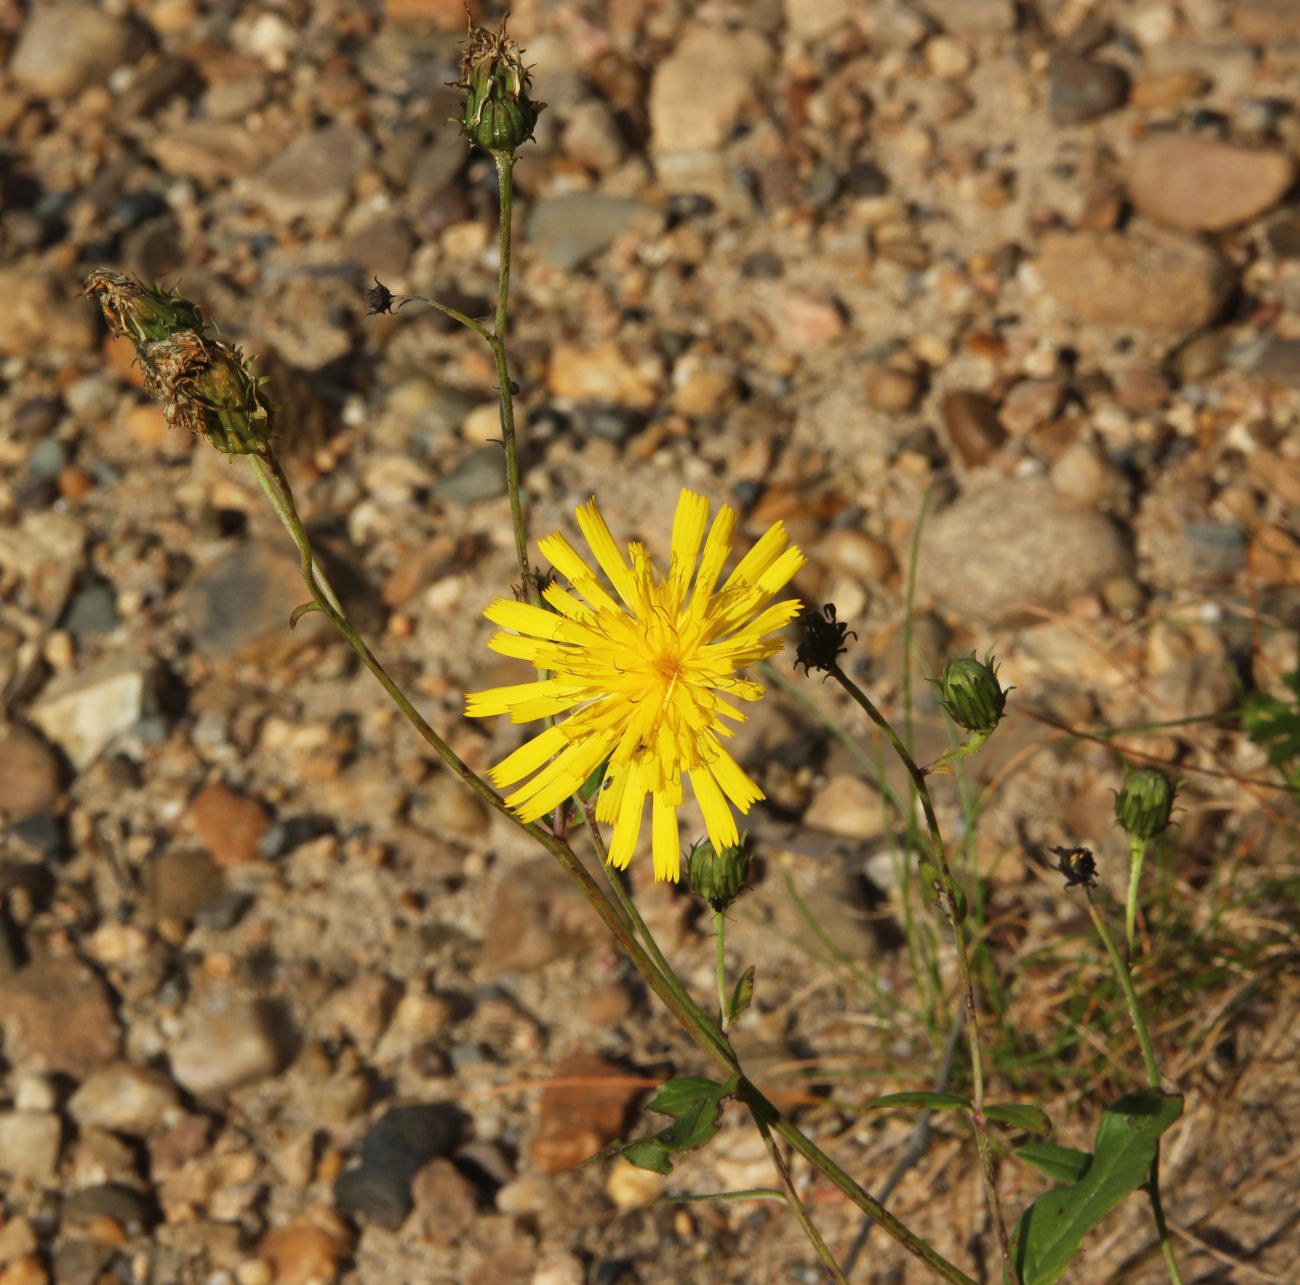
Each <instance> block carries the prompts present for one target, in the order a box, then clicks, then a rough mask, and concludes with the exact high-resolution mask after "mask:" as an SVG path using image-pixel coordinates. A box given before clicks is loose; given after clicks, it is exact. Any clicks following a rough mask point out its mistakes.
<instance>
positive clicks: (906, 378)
mask: <svg viewBox="0 0 1300 1285" xmlns="http://www.w3.org/2000/svg"><path fill="white" fill-rule="evenodd" d="M863 383H864V386H865V389H866V394H867V401H869V402H870V403H871V404H872V405H873V406H874V407H875V408H876V409H877V410H883V411H890V412H891V413H897V412H899V411H907V410H911V409H912V407H913V406H915V405H916V403H917V401H918V400H919V399H920V396H921V381H920V379H919V378H918V377H917V376H916V375H914V374H912V373H911V372H910V371H906V370H897V369H895V368H894V367H893V366H881V365H873V366H868V367H867V373H866V376H865V377H864V379H863Z"/></svg>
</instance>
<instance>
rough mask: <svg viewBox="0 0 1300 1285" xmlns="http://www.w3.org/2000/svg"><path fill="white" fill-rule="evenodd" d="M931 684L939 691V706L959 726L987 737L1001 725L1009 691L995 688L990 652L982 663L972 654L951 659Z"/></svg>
mask: <svg viewBox="0 0 1300 1285" xmlns="http://www.w3.org/2000/svg"><path fill="white" fill-rule="evenodd" d="M931 682H933V683H934V685H935V686H936V687H937V688H938V689H939V704H940V705H942V706H943V707H944V709H946V710H947V711H948V716H949V717H950V718H951V719H952V721H953V722H954V723H956V724H957V726H958V727H964V728H965V729H966V730H967V731H968V732H983V733H985V734H987V733H989V732H991V731H992V730H993V729H994V728H995V727H996V726H997V725H998V723H999V722H1001V720H1002V711H1003V710H1004V709H1005V708H1006V705H1007V692H1009V691H1010V690H1011V688H1009V687H1008V688H1005V689H1004V688H1002V687H1000V686H999V685H998V670H997V665H996V664H995V663H994V662H993V653H992V652H991V651H990V652H988V653H987V654H986V655H985V657H984V659H983V660H976V659H975V653H974V652H971V654H970V655H969V656H961V657H958V659H956V660H950V661H949V662H948V663H947V664H946V665H945V666H944V667H943V672H942V673H941V674H940V675H939V677H938V678H937V679H931Z"/></svg>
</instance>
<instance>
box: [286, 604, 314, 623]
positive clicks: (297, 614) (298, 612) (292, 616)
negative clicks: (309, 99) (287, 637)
mask: <svg viewBox="0 0 1300 1285" xmlns="http://www.w3.org/2000/svg"><path fill="white" fill-rule="evenodd" d="M320 610H321V605H320V603H319V602H304V603H302V604H301V605H300V606H297V607H295V608H294V609H293V610H292V611H291V612H290V613H289V628H290V629H295V628H297V625H298V622H299V621H300V620H301V619H302V618H303V617H304V616H305V615H306V614H307V613H308V612H309V611H320Z"/></svg>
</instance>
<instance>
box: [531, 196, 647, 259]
mask: <svg viewBox="0 0 1300 1285" xmlns="http://www.w3.org/2000/svg"><path fill="white" fill-rule="evenodd" d="M665 222H666V220H665V219H664V216H663V214H662V213H661V212H660V211H659V210H656V209H655V208H654V206H652V205H646V204H645V203H644V202H642V201H637V200H634V199H632V198H631V197H620V196H601V195H599V194H598V193H595V192H565V193H562V194H560V195H558V196H546V197H543V198H542V199H541V200H540V201H538V202H537V204H536V205H535V206H534V207H533V211H532V213H531V215H529V218H528V244H529V245H531V246H532V248H533V250H534V252H535V253H536V255H537V257H538V258H539V259H540V260H541V261H542V262H543V263H545V264H549V265H550V266H551V267H553V268H559V269H560V270H561V271H563V272H572V271H573V270H574V269H575V268H580V267H581V266H582V265H583V264H584V263H586V262H587V261H588V260H589V259H593V258H595V256H596V255H598V254H599V253H600V252H601V251H602V250H604V249H606V248H607V247H608V246H609V245H610V244H611V243H612V242H614V241H615V240H616V239H617V238H618V237H620V236H622V235H623V234H624V233H626V232H635V233H637V234H638V236H639V237H641V238H642V239H643V240H651V239H653V238H654V237H657V236H658V235H659V234H660V233H661V232H662V231H663V229H664V225H665Z"/></svg>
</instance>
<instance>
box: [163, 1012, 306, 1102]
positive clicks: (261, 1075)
mask: <svg viewBox="0 0 1300 1285" xmlns="http://www.w3.org/2000/svg"><path fill="white" fill-rule="evenodd" d="M292 1038H293V1032H292V1031H291V1030H290V1029H289V1028H288V1026H287V1022H286V1020H285V1017H284V1014H283V1013H282V1012H281V1011H280V1010H279V1009H276V1008H274V1007H272V1006H271V1005H268V1004H263V1003H260V1002H258V1001H255V1000H233V1001H231V1002H230V1003H228V1004H226V1005H225V1006H224V1007H221V1008H210V1009H203V1010H200V1011H198V1012H194V1013H191V1014H190V1015H189V1018H188V1020H187V1022H186V1031H185V1034H184V1035H182V1037H181V1038H180V1040H178V1041H177V1043H176V1045H175V1047H174V1048H173V1049H172V1050H171V1066H172V1075H173V1076H175V1077H176V1081H177V1083H179V1084H180V1086H181V1087H182V1088H183V1089H185V1090H186V1092H188V1093H193V1094H194V1095H195V1096H196V1097H206V1096H208V1095H211V1094H218V1093H229V1092H231V1091H232V1090H234V1089H238V1088H242V1087H243V1086H244V1085H247V1084H253V1083H255V1082H256V1081H258V1080H264V1079H266V1078H267V1077H268V1076H271V1075H274V1074H275V1073H276V1072H277V1071H279V1070H280V1068H281V1067H282V1066H283V1065H284V1063H285V1060H286V1054H287V1053H288V1051H289V1045H290V1043H291V1041H292Z"/></svg>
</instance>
